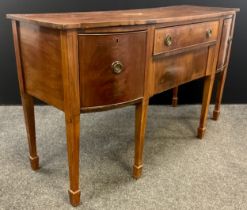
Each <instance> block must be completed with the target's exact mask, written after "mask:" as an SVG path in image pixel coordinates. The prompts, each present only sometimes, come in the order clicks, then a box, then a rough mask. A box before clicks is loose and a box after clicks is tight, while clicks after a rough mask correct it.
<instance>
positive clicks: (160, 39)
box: [154, 21, 219, 55]
mask: <svg viewBox="0 0 247 210" xmlns="http://www.w3.org/2000/svg"><path fill="white" fill-rule="evenodd" d="M218 30H219V22H218V21H213V22H205V23H196V24H190V25H183V26H175V27H169V28H160V29H156V30H155V42H154V54H155V55H156V54H160V53H166V52H168V51H172V50H179V49H181V48H185V47H191V46H193V45H197V44H203V43H207V42H212V41H216V40H217V36H218Z"/></svg>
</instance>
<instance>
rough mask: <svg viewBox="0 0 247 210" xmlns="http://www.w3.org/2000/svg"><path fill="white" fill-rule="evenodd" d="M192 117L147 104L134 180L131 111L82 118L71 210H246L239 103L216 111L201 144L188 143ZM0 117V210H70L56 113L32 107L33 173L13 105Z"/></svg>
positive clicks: (244, 117)
mask: <svg viewBox="0 0 247 210" xmlns="http://www.w3.org/2000/svg"><path fill="white" fill-rule="evenodd" d="M212 108H213V107H210V115H211V114H212ZM199 114H200V106H179V107H177V108H172V107H169V106H150V108H149V113H148V125H147V131H146V141H145V151H144V154H145V155H144V170H143V176H142V178H141V179H140V180H138V181H135V180H133V179H132V178H131V172H132V161H133V150H134V107H127V108H122V109H116V110H112V111H107V112H100V113H92V114H85V115H82V116H81V147H80V149H81V154H80V169H81V171H80V181H81V183H80V187H81V201H82V202H81V206H79V207H78V208H77V209H107V210H110V209H114V210H118V209H123V210H128V209H130V210H134V209H144V210H145V209H179V210H180V209H199V210H204V209H205V210H208V209H217V210H219V209H224V210H228V209H243V210H246V209H247V105H227V106H223V107H222V114H221V117H220V120H219V121H218V122H215V121H212V120H209V121H208V126H207V132H206V136H205V139H204V140H203V141H200V140H198V139H197V138H195V135H196V130H197V127H198V122H199V121H198V119H199ZM0 118H1V120H0V209H11V210H12V209H18V210H19V209H73V208H72V207H70V205H69V202H68V196H67V190H68V167H67V153H66V139H65V128H64V116H63V113H62V112H60V111H58V110H56V109H54V108H52V107H49V106H46V107H36V119H37V120H36V125H37V143H38V152H39V156H40V164H41V169H40V170H39V171H38V172H33V171H31V169H30V166H29V161H28V150H27V143H26V134H25V126H24V123H23V114H22V109H21V107H19V106H1V107H0Z"/></svg>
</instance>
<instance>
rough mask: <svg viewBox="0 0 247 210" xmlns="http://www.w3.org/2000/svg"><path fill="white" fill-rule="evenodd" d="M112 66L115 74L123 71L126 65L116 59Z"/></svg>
mask: <svg viewBox="0 0 247 210" xmlns="http://www.w3.org/2000/svg"><path fill="white" fill-rule="evenodd" d="M111 67H112V70H113V72H114V73H115V74H120V73H121V72H122V71H123V68H124V65H123V64H122V63H121V62H120V61H114V62H113V63H112V64H111Z"/></svg>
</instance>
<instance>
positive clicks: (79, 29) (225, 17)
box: [7, 5, 239, 206]
mask: <svg viewBox="0 0 247 210" xmlns="http://www.w3.org/2000/svg"><path fill="white" fill-rule="evenodd" d="M237 11H239V9H234V8H231V9H230V8H212V7H199V6H188V5H183V6H171V7H161V8H151V9H137V10H122V11H104V12H103V11H102V12H101V11H98V12H79V13H56V14H55V13H54V14H9V15H7V17H8V18H9V19H11V20H12V30H13V36H14V46H15V54H16V63H17V72H18V78H19V87H20V93H21V99H22V105H23V109H24V116H25V123H26V130H27V136H28V145H29V152H30V155H29V158H30V163H31V167H32V169H33V170H37V169H38V168H39V157H38V155H37V149H36V137H35V117H34V104H33V97H35V98H38V99H40V100H42V101H44V102H46V103H47V104H50V105H53V106H55V107H56V108H58V109H60V110H62V111H63V112H64V114H65V123H66V134H67V153H68V163H69V178H70V189H69V197H70V202H71V204H72V205H73V206H77V205H79V203H80V189H79V133H80V114H81V113H84V112H94V111H101V110H107V109H113V108H117V107H122V106H126V105H130V104H134V105H135V106H136V116H135V120H136V126H135V158H134V167H133V177H134V178H136V179H137V178H139V177H140V176H141V172H142V167H143V160H142V156H143V144H144V133H145V126H146V118H147V109H148V102H149V98H150V97H152V96H153V95H155V94H157V93H160V92H163V91H166V90H168V89H172V88H175V87H177V86H179V85H181V84H184V83H187V82H190V81H192V80H195V79H198V78H202V77H204V90H203V99H202V109H201V117H200V123H199V128H198V134H197V136H198V137H199V138H202V137H203V134H204V133H205V130H206V120H207V114H208V107H209V103H210V99H211V93H212V88H213V83H214V79H215V73H216V72H217V71H216V70H217V69H219V71H220V70H223V69H224V68H225V67H226V66H227V62H228V60H229V48H230V45H231V44H230V43H231V40H232V36H233V28H234V22H235V17H236V12H237ZM217 67H219V68H217ZM225 72H226V71H223V74H222V82H221V85H220V86H219V89H218V92H219V94H218V95H219V98H220V97H221V94H222V89H223V87H222V86H223V81H224V79H225V75H226V73H225ZM191 94H193V93H191Z"/></svg>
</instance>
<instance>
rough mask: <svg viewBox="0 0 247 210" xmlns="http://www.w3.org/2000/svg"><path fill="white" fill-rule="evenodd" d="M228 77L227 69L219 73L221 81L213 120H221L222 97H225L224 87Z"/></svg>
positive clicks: (218, 85) (219, 81) (218, 86)
mask: <svg viewBox="0 0 247 210" xmlns="http://www.w3.org/2000/svg"><path fill="white" fill-rule="evenodd" d="M226 75H227V70H226V69H225V70H224V71H222V72H220V73H219V80H218V84H217V94H216V102H215V107H214V112H213V120H218V119H219V115H220V105H221V101H222V96H223V91H224V86H225V81H226Z"/></svg>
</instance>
